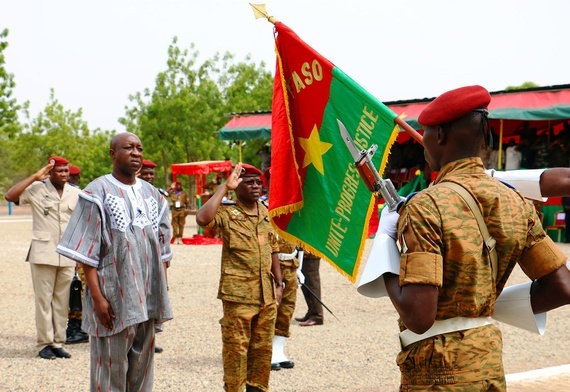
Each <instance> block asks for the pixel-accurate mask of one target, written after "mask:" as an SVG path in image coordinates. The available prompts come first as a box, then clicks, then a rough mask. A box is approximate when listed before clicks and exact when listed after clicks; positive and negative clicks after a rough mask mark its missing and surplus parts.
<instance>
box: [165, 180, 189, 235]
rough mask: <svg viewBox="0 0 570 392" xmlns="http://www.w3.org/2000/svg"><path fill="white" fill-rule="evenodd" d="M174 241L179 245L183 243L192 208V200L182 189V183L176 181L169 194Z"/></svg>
mask: <svg viewBox="0 0 570 392" xmlns="http://www.w3.org/2000/svg"><path fill="white" fill-rule="evenodd" d="M169 199H170V210H171V215H172V219H171V221H172V222H171V224H172V239H173V240H174V241H175V242H176V243H177V244H181V243H182V237H184V225H185V224H186V215H187V211H186V210H187V209H188V208H190V198H189V197H188V194H187V193H186V192H184V190H183V189H182V183H181V182H180V181H174V182H173V183H172V187H171V189H170V192H169Z"/></svg>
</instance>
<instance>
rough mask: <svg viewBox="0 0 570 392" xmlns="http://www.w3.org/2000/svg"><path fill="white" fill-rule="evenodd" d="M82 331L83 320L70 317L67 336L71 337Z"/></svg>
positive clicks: (66, 331)
mask: <svg viewBox="0 0 570 392" xmlns="http://www.w3.org/2000/svg"><path fill="white" fill-rule="evenodd" d="M79 331H81V320H79V319H68V320H67V329H66V330H65V337H66V338H68V339H69V338H70V337H72V336H73V335H75V334H76V333H77V332H79Z"/></svg>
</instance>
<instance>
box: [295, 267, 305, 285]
mask: <svg viewBox="0 0 570 392" xmlns="http://www.w3.org/2000/svg"><path fill="white" fill-rule="evenodd" d="M297 280H298V281H299V283H300V284H305V275H303V272H301V268H297Z"/></svg>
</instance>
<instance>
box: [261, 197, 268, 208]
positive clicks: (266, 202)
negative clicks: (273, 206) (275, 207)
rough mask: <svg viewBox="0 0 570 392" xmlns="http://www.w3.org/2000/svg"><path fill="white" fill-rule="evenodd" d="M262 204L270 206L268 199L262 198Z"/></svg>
mask: <svg viewBox="0 0 570 392" xmlns="http://www.w3.org/2000/svg"><path fill="white" fill-rule="evenodd" d="M260 202H261V204H263V205H264V206H265V207H266V208H269V201H268V200H267V199H265V200H260Z"/></svg>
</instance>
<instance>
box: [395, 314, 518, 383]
mask: <svg viewBox="0 0 570 392" xmlns="http://www.w3.org/2000/svg"><path fill="white" fill-rule="evenodd" d="M397 363H398V366H399V367H400V371H401V373H402V381H401V385H400V391H402V392H403V391H455V392H478V391H506V389H507V386H506V380H505V373H504V369H503V340H502V334H501V331H500V329H499V328H497V327H496V326H494V325H485V326H482V327H479V328H473V329H468V330H465V331H457V332H451V333H447V334H444V335H437V336H434V337H431V338H427V339H424V340H421V341H419V342H417V343H413V344H411V345H409V346H407V347H405V348H403V349H402V351H401V352H400V353H399V354H398V358H397Z"/></svg>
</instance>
